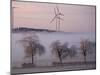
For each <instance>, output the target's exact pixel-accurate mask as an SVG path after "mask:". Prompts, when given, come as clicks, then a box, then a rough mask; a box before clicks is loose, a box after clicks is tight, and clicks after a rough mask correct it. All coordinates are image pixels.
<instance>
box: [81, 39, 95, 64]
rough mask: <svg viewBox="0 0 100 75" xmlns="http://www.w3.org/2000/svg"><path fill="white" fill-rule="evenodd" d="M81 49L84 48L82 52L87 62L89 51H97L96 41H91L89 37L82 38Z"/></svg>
mask: <svg viewBox="0 0 100 75" xmlns="http://www.w3.org/2000/svg"><path fill="white" fill-rule="evenodd" d="M80 49H81V50H82V54H83V56H84V61H85V63H86V57H87V55H88V54H89V53H93V51H95V43H93V42H91V41H89V40H88V39H86V40H82V41H81V42H80Z"/></svg>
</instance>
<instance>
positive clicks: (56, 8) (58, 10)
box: [56, 5, 59, 13]
mask: <svg viewBox="0 0 100 75" xmlns="http://www.w3.org/2000/svg"><path fill="white" fill-rule="evenodd" d="M56 9H57V11H58V13H59V8H58V6H57V5H56Z"/></svg>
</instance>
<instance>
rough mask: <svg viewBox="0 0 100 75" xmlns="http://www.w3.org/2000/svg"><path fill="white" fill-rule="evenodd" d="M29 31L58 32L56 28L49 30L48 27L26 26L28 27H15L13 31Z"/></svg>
mask: <svg viewBox="0 0 100 75" xmlns="http://www.w3.org/2000/svg"><path fill="white" fill-rule="evenodd" d="M28 31H38V32H41V31H46V32H56V31H54V30H48V29H34V28H26V27H20V28H13V29H12V32H28Z"/></svg>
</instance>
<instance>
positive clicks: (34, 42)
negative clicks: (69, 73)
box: [20, 36, 95, 64]
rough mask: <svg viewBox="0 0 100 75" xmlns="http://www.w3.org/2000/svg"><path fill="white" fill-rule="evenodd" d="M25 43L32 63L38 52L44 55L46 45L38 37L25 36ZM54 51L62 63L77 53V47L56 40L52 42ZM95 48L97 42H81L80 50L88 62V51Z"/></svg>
mask: <svg viewBox="0 0 100 75" xmlns="http://www.w3.org/2000/svg"><path fill="white" fill-rule="evenodd" d="M20 41H21V42H22V43H23V46H24V48H25V53H26V57H31V58H32V64H34V56H35V55H36V54H37V53H38V54H39V55H42V54H43V53H45V47H44V46H43V45H42V44H40V43H39V40H38V39H37V38H35V39H34V37H32V36H29V37H25V38H24V39H23V40H20ZM50 47H51V49H52V52H53V53H55V54H56V56H57V57H58V58H59V61H60V63H61V64H62V63H63V62H62V60H63V59H64V58H66V57H68V56H69V57H74V56H75V55H76V54H77V49H78V48H77V47H76V46H75V45H72V46H71V47H70V48H69V47H68V43H67V42H66V43H64V44H61V42H60V41H59V40H57V41H54V42H53V43H52V44H51V46H50ZM93 49H95V43H94V42H90V41H89V40H82V41H81V42H80V50H81V52H82V55H83V56H84V61H85V62H86V57H87V54H88V53H92V51H93Z"/></svg>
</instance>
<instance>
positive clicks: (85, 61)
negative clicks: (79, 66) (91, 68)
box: [84, 55, 86, 63]
mask: <svg viewBox="0 0 100 75" xmlns="http://www.w3.org/2000/svg"><path fill="white" fill-rule="evenodd" d="M84 62H85V63H86V55H85V56H84Z"/></svg>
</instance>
